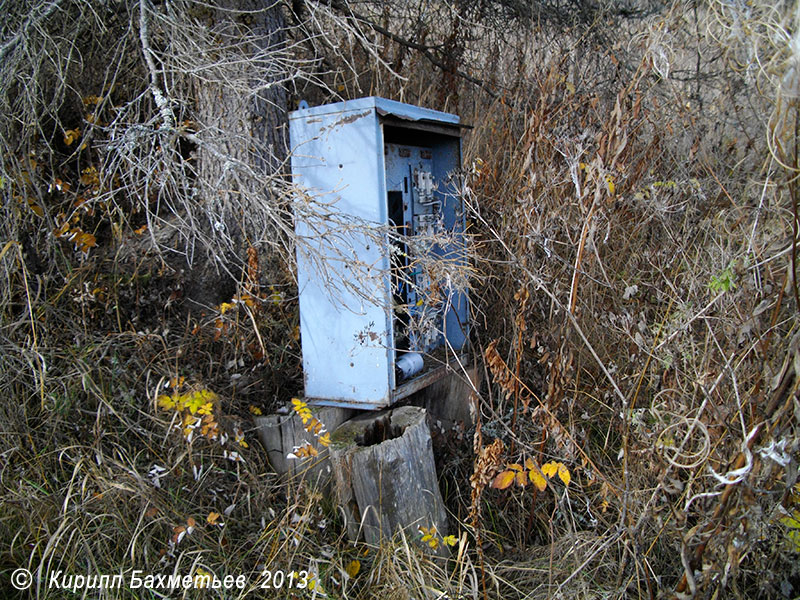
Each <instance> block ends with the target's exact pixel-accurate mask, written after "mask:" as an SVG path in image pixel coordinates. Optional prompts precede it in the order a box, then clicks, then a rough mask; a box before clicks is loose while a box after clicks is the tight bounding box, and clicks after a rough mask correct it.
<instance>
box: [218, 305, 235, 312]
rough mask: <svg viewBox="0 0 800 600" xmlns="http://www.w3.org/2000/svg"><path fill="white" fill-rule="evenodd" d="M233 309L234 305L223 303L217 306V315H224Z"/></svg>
mask: <svg viewBox="0 0 800 600" xmlns="http://www.w3.org/2000/svg"><path fill="white" fill-rule="evenodd" d="M233 307H234V305H233V304H231V303H230V302H223V303H222V304H220V305H219V314H221V315H224V314H225V313H226V312H228V311H229V310H230V309H232V308H233Z"/></svg>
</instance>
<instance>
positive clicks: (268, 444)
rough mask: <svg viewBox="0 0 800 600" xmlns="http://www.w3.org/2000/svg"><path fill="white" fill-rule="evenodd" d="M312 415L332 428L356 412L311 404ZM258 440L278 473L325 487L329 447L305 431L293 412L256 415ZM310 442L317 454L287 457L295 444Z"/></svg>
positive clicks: (331, 429)
mask: <svg viewBox="0 0 800 600" xmlns="http://www.w3.org/2000/svg"><path fill="white" fill-rule="evenodd" d="M311 409H312V412H313V414H314V417H316V418H317V420H319V422H320V423H322V424H323V425H324V426H325V429H327V430H328V431H331V432H332V431H334V430H335V429H336V428H337V427H339V425H341V424H342V423H344V422H345V421H346V420H347V419H349V418H350V417H351V416H353V414H354V413H355V411H354V410H350V409H347V408H334V407H323V406H313V407H311ZM254 420H255V424H256V428H257V430H258V436H259V438H261V443H262V444H264V447H265V448H266V449H267V455H268V456H269V462H270V465H271V466H272V468H273V469H275V472H276V473H278V474H279V475H286V474H288V475H289V476H290V477H301V478H303V479H305V480H306V481H308V482H309V483H311V484H313V485H316V486H318V487H320V488H321V489H323V490H326V489H327V488H328V487H329V484H330V482H331V479H332V475H331V466H330V461H329V460H328V450H327V449H326V448H324V447H323V446H321V445H320V444H319V442H318V441H317V439H316V438H315V436H314V435H313V434H311V433H309V432H308V431H306V430H305V427H304V426H303V422H302V420H300V417H299V416H297V415H296V414H295V413H294V412H290V413H289V414H285V415H265V416H259V417H255V419H254ZM305 442H309V443H310V444H312V445H313V446H314V447H315V448H317V450H318V451H319V455H317V456H314V457H311V458H307V459H305V460H301V459H289V458H287V455H288V454H289V453H290V452H292V450H294V449H295V448H297V447H298V446H301V445H303V444H304V443H305Z"/></svg>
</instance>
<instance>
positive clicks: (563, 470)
mask: <svg viewBox="0 0 800 600" xmlns="http://www.w3.org/2000/svg"><path fill="white" fill-rule="evenodd" d="M558 478H559V479H560V480H561V481H563V482H564V485H569V482H570V481H571V480H572V477H571V476H570V474H569V469H568V468H567V467H566V466H564V465H563V464H562V463H558Z"/></svg>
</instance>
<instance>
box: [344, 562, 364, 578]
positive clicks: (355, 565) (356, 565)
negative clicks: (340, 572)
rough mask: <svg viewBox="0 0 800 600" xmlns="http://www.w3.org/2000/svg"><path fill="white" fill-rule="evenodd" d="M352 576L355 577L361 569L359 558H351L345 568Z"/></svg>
mask: <svg viewBox="0 0 800 600" xmlns="http://www.w3.org/2000/svg"><path fill="white" fill-rule="evenodd" d="M344 570H345V571H347V574H348V575H349V576H350V577H355V576H356V575H358V572H359V571H360V570H361V563H360V562H358V561H357V560H351V561H350V562H349V563H348V565H347V566H346V567H345V569H344Z"/></svg>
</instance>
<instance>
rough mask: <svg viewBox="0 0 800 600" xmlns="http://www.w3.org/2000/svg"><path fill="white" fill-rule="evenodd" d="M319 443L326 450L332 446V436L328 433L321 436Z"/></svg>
mask: <svg viewBox="0 0 800 600" xmlns="http://www.w3.org/2000/svg"><path fill="white" fill-rule="evenodd" d="M319 443H320V445H322V446H325V447H326V448H327V447H328V446H330V445H331V434H330V433H328V432H327V431H326V432H325V433H323V434H322V435H321V436H319Z"/></svg>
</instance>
